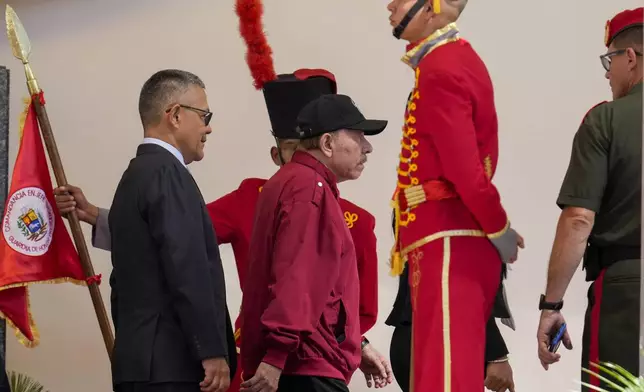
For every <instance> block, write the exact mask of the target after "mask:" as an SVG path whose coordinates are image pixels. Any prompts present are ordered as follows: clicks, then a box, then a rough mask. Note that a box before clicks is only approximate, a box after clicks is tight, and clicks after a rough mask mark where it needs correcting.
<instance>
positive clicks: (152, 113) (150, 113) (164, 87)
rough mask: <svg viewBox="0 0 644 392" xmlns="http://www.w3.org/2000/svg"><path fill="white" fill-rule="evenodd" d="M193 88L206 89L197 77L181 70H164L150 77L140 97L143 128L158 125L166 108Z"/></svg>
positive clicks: (140, 114)
mask: <svg viewBox="0 0 644 392" xmlns="http://www.w3.org/2000/svg"><path fill="white" fill-rule="evenodd" d="M191 86H199V87H201V88H206V86H205V84H204V82H203V81H202V80H201V79H200V78H199V77H198V76H197V75H195V74H193V73H190V72H188V71H182V70H179V69H164V70H161V71H159V72H157V73H155V74H154V75H152V76H150V78H149V79H148V80H146V82H145V83H144V84H143V87H142V88H141V94H140V95H139V116H141V123H143V128H147V127H149V126H152V125H156V124H158V123H159V121H161V116H162V114H163V110H164V109H165V107H166V106H167V105H169V104H171V103H173V102H174V101H176V100H177V99H178V96H179V95H181V94H183V93H185V92H186V90H188V88H190V87H191Z"/></svg>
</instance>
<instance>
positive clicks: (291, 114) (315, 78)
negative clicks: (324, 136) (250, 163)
mask: <svg viewBox="0 0 644 392" xmlns="http://www.w3.org/2000/svg"><path fill="white" fill-rule="evenodd" d="M262 90H263V92H264V100H265V101H266V109H267V110H268V116H269V118H270V121H271V128H272V130H271V131H272V133H273V136H274V137H276V138H278V139H300V138H301V135H300V134H299V133H298V132H297V131H296V128H297V116H298V114H299V113H300V111H301V110H302V108H304V107H305V106H306V105H307V104H308V103H310V102H311V101H314V100H315V99H317V98H319V97H321V96H323V95H327V94H336V93H337V85H336V82H335V76H334V75H333V74H332V73H331V72H329V71H327V70H324V69H299V70H297V71H295V72H293V73H292V74H282V75H278V76H277V79H275V80H272V81H269V82H266V83H265V84H264V86H263V89H262Z"/></svg>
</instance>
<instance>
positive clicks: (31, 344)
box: [0, 278, 87, 348]
mask: <svg viewBox="0 0 644 392" xmlns="http://www.w3.org/2000/svg"><path fill="white" fill-rule="evenodd" d="M58 283H73V284H75V285H78V286H85V287H87V282H86V281H84V280H78V279H73V278H56V279H49V280H40V281H36V282H28V283H15V284H10V285H6V286H3V287H1V288H0V291H2V290H6V289H10V288H16V287H23V286H24V287H25V289H26V292H27V317H28V318H29V327H30V328H31V333H32V334H33V335H34V340H33V341H31V340H29V339H28V338H27V337H26V336H25V335H24V334H23V333H22V332H21V331H20V329H19V328H18V327H16V325H15V324H14V323H13V322H12V321H11V320H10V319H9V318H8V317H6V316H5V315H4V314H3V313H2V312H0V318H3V319H5V320H6V321H7V324H9V326H11V327H12V328H13V329H14V330H15V333H16V338H17V339H18V341H19V342H20V344H22V345H23V346H25V347H27V348H34V347H36V346H38V344H39V343H40V333H39V332H38V328H36V323H35V322H34V319H33V317H32V315H31V298H30V296H29V285H31V284H58Z"/></svg>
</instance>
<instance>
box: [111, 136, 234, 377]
mask: <svg viewBox="0 0 644 392" xmlns="http://www.w3.org/2000/svg"><path fill="white" fill-rule="evenodd" d="M108 221H109V227H110V234H111V248H112V265H113V268H114V269H113V271H112V276H111V279H110V284H111V285H112V294H113V295H112V297H111V300H112V314H113V319H114V323H115V330H116V341H115V347H114V358H113V363H112V377H113V382H114V384H115V385H117V384H121V383H127V382H153V383H155V382H195V383H196V382H199V381H201V380H203V377H204V372H203V368H202V365H201V361H202V360H203V359H206V358H213V357H226V358H227V359H228V362H229V364H230V368H231V369H230V370H231V377H232V375H233V374H234V372H235V368H236V352H235V340H234V336H233V329H232V325H231V322H230V316H229V314H228V308H227V306H226V287H225V282H224V272H223V267H222V264H221V259H220V256H219V249H218V246H217V240H216V237H215V232H214V229H213V227H212V223H211V221H210V217H209V215H208V212H207V211H206V206H205V203H204V200H203V198H202V196H201V193H200V191H199V188H198V187H197V184H196V183H195V181H194V179H193V178H192V175H191V174H190V173H189V172H188V170H187V168H186V167H185V166H184V165H183V164H182V163H181V162H179V160H178V159H177V158H176V157H175V156H174V155H172V154H171V153H170V152H169V151H167V150H166V149H164V148H163V147H160V146H157V145H154V144H144V145H141V146H139V148H138V150H137V154H136V157H135V158H134V159H132V161H130V164H129V166H128V168H127V170H126V171H125V173H124V174H123V177H122V178H121V181H120V182H119V185H118V188H117V190H116V193H115V195H114V201H113V203H112V207H111V210H110V213H109V217H108Z"/></svg>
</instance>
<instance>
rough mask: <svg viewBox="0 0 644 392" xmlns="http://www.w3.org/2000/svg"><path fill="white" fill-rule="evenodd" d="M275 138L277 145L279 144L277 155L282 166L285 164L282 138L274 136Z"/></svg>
mask: <svg viewBox="0 0 644 392" xmlns="http://www.w3.org/2000/svg"><path fill="white" fill-rule="evenodd" d="M273 138H275V146H277V157H278V158H279V160H280V163H281V166H284V157H282V148H281V147H280V139H278V138H276V137H275V136H273Z"/></svg>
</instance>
